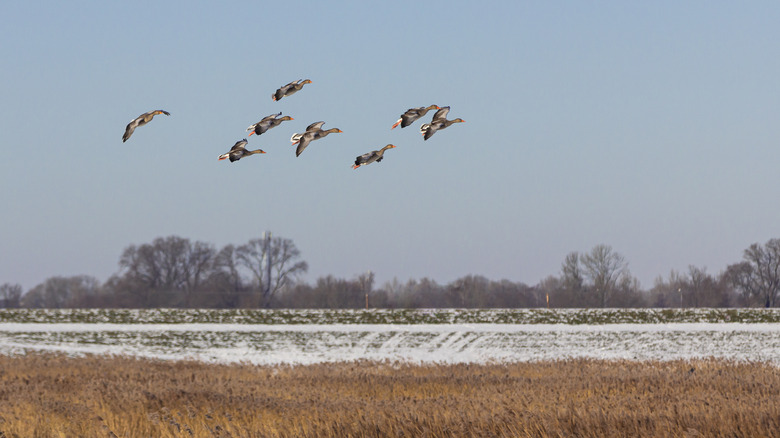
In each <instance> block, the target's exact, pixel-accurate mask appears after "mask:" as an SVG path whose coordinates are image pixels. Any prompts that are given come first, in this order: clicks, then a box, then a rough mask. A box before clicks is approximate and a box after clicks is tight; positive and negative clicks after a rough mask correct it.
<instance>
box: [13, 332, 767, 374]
mask: <svg viewBox="0 0 780 438" xmlns="http://www.w3.org/2000/svg"><path fill="white" fill-rule="evenodd" d="M25 351H57V352H64V353H68V354H74V355H79V354H110V355H130V356H141V357H150V358H159V359H166V360H167V359H195V360H201V361H207V362H219V363H230V362H247V363H253V364H282V363H286V364H311V363H319V362H336V361H344V360H358V359H369V360H385V359H389V360H403V361H411V362H439V363H469V362H470V363H485V362H504V361H507V362H510V361H535V360H548V359H564V358H577V357H587V358H598V359H634V360H652V359H657V360H674V359H692V358H704V357H717V358H724V359H731V360H742V361H762V362H771V363H774V364H778V365H780V324H776V323H767V324H761V323H758V324H740V323H671V324H607V325H585V324H582V325H565V324H414V325H409V324H331V325H323V324H294V325H279V324H263V325H260V324H254V325H253V324H217V323H203V324H196V323H183V324H111V323H96V324H90V323H0V354H20V353H23V352H25Z"/></svg>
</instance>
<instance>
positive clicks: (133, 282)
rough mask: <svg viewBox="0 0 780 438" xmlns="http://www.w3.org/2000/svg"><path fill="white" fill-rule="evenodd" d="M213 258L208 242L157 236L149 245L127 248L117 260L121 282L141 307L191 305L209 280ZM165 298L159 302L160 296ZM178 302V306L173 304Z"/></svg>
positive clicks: (211, 248)
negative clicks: (121, 270)
mask: <svg viewBox="0 0 780 438" xmlns="http://www.w3.org/2000/svg"><path fill="white" fill-rule="evenodd" d="M214 256H215V250H214V248H213V247H212V246H211V245H210V244H207V243H203V242H195V243H194V244H193V243H192V242H190V240H189V239H185V238H182V237H178V236H169V237H165V238H163V237H158V238H157V239H154V241H153V242H152V243H151V244H143V245H140V246H135V245H131V246H129V247H127V248H126V249H125V250H124V252H123V253H122V257H121V258H120V259H119V266H120V267H121V268H122V269H124V270H125V273H124V280H125V281H124V282H122V283H121V284H122V285H123V286H124V287H125V288H129V289H130V290H131V292H132V294H133V295H136V296H137V298H138V301H139V302H138V304H139V305H141V306H142V307H152V306H155V305H160V304H174V305H184V306H191V305H192V303H193V295H194V294H195V293H196V291H198V289H199V288H200V287H201V286H202V285H203V283H204V282H205V280H206V278H207V277H208V270H209V268H210V266H211V262H212V260H213V258H214ZM160 294H163V295H167V298H168V299H167V300H162V299H161V298H163V297H160V296H159V295H160ZM177 300H178V301H180V302H179V303H177V302H176V301H177Z"/></svg>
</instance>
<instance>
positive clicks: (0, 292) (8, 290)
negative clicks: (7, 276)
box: [0, 283, 22, 309]
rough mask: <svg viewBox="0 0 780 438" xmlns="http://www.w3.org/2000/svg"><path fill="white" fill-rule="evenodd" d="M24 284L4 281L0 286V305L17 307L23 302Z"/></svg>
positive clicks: (11, 307)
mask: <svg viewBox="0 0 780 438" xmlns="http://www.w3.org/2000/svg"><path fill="white" fill-rule="evenodd" d="M21 298H22V285H20V284H11V283H4V284H3V285H1V286H0V307H2V308H6V309H15V308H17V307H19V305H20V304H21Z"/></svg>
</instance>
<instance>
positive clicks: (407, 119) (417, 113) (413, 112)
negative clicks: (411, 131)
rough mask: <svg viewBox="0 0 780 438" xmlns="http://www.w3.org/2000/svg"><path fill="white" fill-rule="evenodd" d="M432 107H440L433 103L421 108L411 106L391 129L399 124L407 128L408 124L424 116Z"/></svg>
mask: <svg viewBox="0 0 780 438" xmlns="http://www.w3.org/2000/svg"><path fill="white" fill-rule="evenodd" d="M432 109H440V108H439V106H438V105H431V106H429V107H422V106H421V107H419V108H409V109H408V110H406V112H405V113H403V114H401V118H400V119H398V121H397V122H395V124H393V127H392V128H390V129H395V128H396V127H397V126H398V125H401V127H402V128H406V127H407V126H409V125H411V124H412V123H414V121H415V120H417V119H419V118H420V117H422V116H424V115H425V114H426V113H427V112H428V111H430V110H432Z"/></svg>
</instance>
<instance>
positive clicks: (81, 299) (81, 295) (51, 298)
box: [22, 275, 100, 309]
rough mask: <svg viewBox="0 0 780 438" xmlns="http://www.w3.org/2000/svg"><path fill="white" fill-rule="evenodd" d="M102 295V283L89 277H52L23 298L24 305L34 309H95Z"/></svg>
mask: <svg viewBox="0 0 780 438" xmlns="http://www.w3.org/2000/svg"><path fill="white" fill-rule="evenodd" d="M99 293H100V283H99V282H98V281H97V279H96V278H94V277H90V276H87V275H78V276H75V277H50V278H47V279H46V281H44V282H43V283H41V284H39V285H37V286H35V287H34V288H32V289H30V291H29V292H27V293H26V294H24V296H23V297H22V305H23V306H24V307H32V308H51V309H61V308H76V307H93V306H94V305H95V304H97V303H96V298H97V296H98V294H99Z"/></svg>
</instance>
